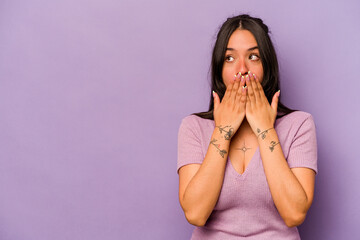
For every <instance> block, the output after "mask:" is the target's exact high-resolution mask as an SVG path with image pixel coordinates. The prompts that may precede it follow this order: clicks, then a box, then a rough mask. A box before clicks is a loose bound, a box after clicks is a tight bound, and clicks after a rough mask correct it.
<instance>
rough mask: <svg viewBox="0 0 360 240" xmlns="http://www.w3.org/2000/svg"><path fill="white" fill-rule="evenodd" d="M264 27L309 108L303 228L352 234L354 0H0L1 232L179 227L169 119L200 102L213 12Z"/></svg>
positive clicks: (294, 92)
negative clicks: (315, 170)
mask: <svg viewBox="0 0 360 240" xmlns="http://www.w3.org/2000/svg"><path fill="white" fill-rule="evenodd" d="M239 13H250V14H252V15H254V16H258V17H261V18H263V20H264V21H265V23H266V24H267V25H268V26H269V27H270V30H271V32H272V35H271V36H272V39H273V41H274V44H275V47H276V49H277V52H278V56H279V60H280V69H281V76H282V91H281V97H282V100H283V102H284V103H285V104H287V105H288V106H289V107H292V108H295V109H301V110H304V111H307V112H310V113H311V114H313V116H314V118H315V122H316V125H317V134H318V149H319V174H318V175H317V179H316V189H315V190H316V193H315V199H314V203H313V205H312V207H311V209H310V211H309V213H308V216H307V219H306V221H305V223H304V224H303V225H302V226H301V227H300V228H299V229H300V233H301V235H302V237H303V239H327V240H329V239H330V240H331V239H336V240H337V239H355V238H357V236H356V234H357V233H358V229H356V227H358V223H359V222H360V218H359V217H360V214H359V212H360V208H359V201H360V188H359V182H360V177H359V174H358V172H359V168H360V162H359V160H358V154H359V153H358V151H357V149H359V140H358V138H359V135H360V131H359V122H360V113H359V102H360V101H359V100H360V97H359V87H360V84H359V77H358V70H359V67H360V47H359V46H360V45H359V43H360V28H359V22H360V3H359V1H356V0H354V1H336V3H335V2H334V1H333V2H330V1H327V0H322V1H309V0H307V1H286V0H277V1H266V0H264V1H252V0H248V1H238V0H233V1H217V2H216V3H214V2H209V1H205V0H204V1H177V2H175V1H174V2H171V1H165V0H162V1H160V0H156V1H131V0H126V1H124V0H123V1H118V0H90V1H89V0H86V1H85V0H76V1H74V0H53V1H47V0H31V1H30V0H29V1H19V0H1V1H0V36H1V37H0V191H1V194H0V239H2V240H22V239H26V240H42V239H44V240H45V239H46V240H47V239H52V240H58V239H59V240H60V239H89V240H93V239H109V240H110V239H114V240H115V239H179V240H180V239H189V238H190V235H191V231H192V229H193V226H192V225H190V224H188V223H187V222H186V219H185V217H184V215H183V212H182V210H181V207H180V204H179V201H178V175H177V173H176V160H177V132H178V127H179V124H180V121H181V119H182V118H183V117H185V116H186V115H188V114H190V113H193V112H199V111H203V110H206V109H207V106H208V99H209V96H210V88H209V84H208V70H209V64H210V54H211V48H212V45H213V43H214V39H215V34H216V32H217V30H218V28H219V26H220V24H221V23H222V22H223V21H224V20H225V19H226V18H227V17H229V16H231V15H234V14H239Z"/></svg>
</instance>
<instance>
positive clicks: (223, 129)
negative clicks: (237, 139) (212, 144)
mask: <svg viewBox="0 0 360 240" xmlns="http://www.w3.org/2000/svg"><path fill="white" fill-rule="evenodd" d="M216 127H217V128H219V131H220V133H222V132H225V133H226V134H225V136H224V138H225V140H230V139H231V137H232V135H233V134H234V128H232V127H231V125H229V126H225V127H222V126H221V125H220V126H216ZM227 128H228V129H227Z"/></svg>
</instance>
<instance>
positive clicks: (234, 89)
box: [230, 75, 240, 103]
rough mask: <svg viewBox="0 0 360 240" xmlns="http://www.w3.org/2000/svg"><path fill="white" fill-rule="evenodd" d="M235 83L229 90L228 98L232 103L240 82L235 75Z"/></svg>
mask: <svg viewBox="0 0 360 240" xmlns="http://www.w3.org/2000/svg"><path fill="white" fill-rule="evenodd" d="M234 79H235V80H234V81H235V83H234V86H233V88H232V90H231V96H230V99H231V101H232V102H233V103H234V102H235V98H236V94H237V91H238V89H239V85H240V80H239V79H238V78H237V75H235V78H234Z"/></svg>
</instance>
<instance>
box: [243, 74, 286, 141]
mask: <svg viewBox="0 0 360 240" xmlns="http://www.w3.org/2000/svg"><path fill="white" fill-rule="evenodd" d="M246 85H247V97H246V119H247V121H248V122H249V124H250V126H251V129H252V130H253V132H254V133H255V134H256V135H258V134H259V131H260V132H262V131H265V130H267V129H269V128H272V127H274V123H275V119H276V114H277V107H278V102H279V95H280V92H276V93H275V94H274V96H273V98H272V102H271V105H270V104H269V102H268V100H267V98H266V96H265V93H264V90H263V88H262V86H261V84H260V82H259V80H258V79H257V78H256V76H255V75H253V74H251V73H249V74H248V75H247V77H246Z"/></svg>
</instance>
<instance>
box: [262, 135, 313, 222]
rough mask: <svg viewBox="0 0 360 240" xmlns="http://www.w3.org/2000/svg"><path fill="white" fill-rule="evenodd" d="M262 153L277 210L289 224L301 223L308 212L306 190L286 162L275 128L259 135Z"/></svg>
mask: <svg viewBox="0 0 360 240" xmlns="http://www.w3.org/2000/svg"><path fill="white" fill-rule="evenodd" d="M258 141H259V148H260V154H261V158H262V162H263V166H264V171H265V175H266V179H267V182H268V184H269V188H270V192H271V195H272V198H273V200H274V203H275V205H276V208H277V210H278V211H279V213H280V215H281V217H282V218H283V220H284V221H285V223H286V224H287V225H288V226H296V225H299V224H300V223H301V222H302V221H303V220H304V219H305V215H306V212H307V210H308V209H307V206H308V199H307V195H306V192H305V191H304V189H303V187H302V186H301V184H300V182H299V181H298V180H297V178H296V177H295V175H294V174H293V172H292V171H291V170H290V168H289V165H288V164H287V162H286V159H285V157H284V154H283V151H282V148H281V146H280V143H279V139H278V136H277V133H276V131H275V129H271V130H269V131H268V132H267V133H266V134H265V137H264V138H263V136H259V137H258Z"/></svg>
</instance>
